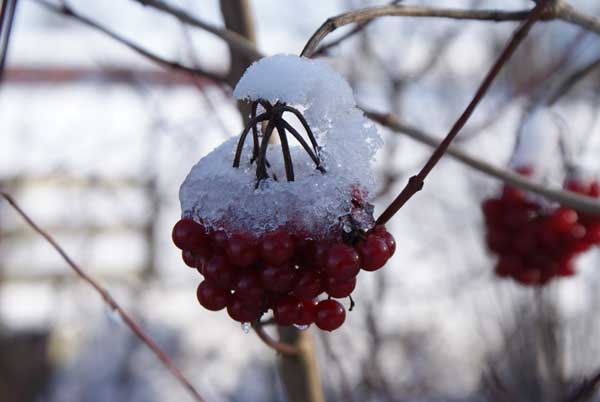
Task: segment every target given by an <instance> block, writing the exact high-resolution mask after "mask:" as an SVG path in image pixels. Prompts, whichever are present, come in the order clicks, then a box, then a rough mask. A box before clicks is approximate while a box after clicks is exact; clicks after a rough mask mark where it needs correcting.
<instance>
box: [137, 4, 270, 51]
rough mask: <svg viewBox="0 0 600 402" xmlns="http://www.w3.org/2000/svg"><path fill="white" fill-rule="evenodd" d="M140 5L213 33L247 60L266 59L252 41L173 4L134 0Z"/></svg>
mask: <svg viewBox="0 0 600 402" xmlns="http://www.w3.org/2000/svg"><path fill="white" fill-rule="evenodd" d="M134 1H136V2H138V3H140V4H141V5H143V6H149V7H152V8H155V9H157V10H159V11H162V12H165V13H167V14H169V15H171V16H173V17H175V18H177V19H178V20H179V21H181V22H182V23H184V24H187V25H190V26H193V27H196V28H200V29H202V30H205V31H207V32H210V33H212V34H213V35H215V36H217V37H219V38H221V39H223V40H224V41H225V42H227V44H228V45H229V46H230V47H231V48H232V49H235V50H236V51H238V52H240V53H242V54H244V55H245V56H246V57H247V58H249V59H251V60H258V59H260V58H262V57H264V55H263V54H261V53H260V52H259V51H258V50H257V49H256V47H255V45H254V44H253V43H252V41H250V40H248V39H247V38H245V37H244V36H242V35H240V34H238V33H237V32H234V31H231V30H229V29H224V28H219V27H216V26H213V25H210V24H208V23H206V22H204V21H202V20H200V19H198V18H196V17H193V16H192V15H190V14H189V13H188V12H186V11H185V10H183V9H181V8H178V7H176V6H173V5H171V4H167V3H165V2H164V1H161V0H134Z"/></svg>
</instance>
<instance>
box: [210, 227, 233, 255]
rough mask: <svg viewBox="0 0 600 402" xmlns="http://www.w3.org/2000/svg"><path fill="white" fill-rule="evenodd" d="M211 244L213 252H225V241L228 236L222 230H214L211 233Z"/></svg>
mask: <svg viewBox="0 0 600 402" xmlns="http://www.w3.org/2000/svg"><path fill="white" fill-rule="evenodd" d="M210 237H211V244H212V247H213V249H215V250H225V249H226V248H227V241H228V240H229V236H227V233H226V232H225V231H224V230H223V229H218V230H215V231H213V232H212V233H211V235H210Z"/></svg>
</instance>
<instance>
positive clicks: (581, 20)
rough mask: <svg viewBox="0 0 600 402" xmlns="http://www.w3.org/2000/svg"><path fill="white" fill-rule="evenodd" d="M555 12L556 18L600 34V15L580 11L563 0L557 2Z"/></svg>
mask: <svg viewBox="0 0 600 402" xmlns="http://www.w3.org/2000/svg"><path fill="white" fill-rule="evenodd" d="M555 14H556V17H557V18H558V19H561V20H563V21H566V22H569V23H571V24H574V25H578V26H580V27H582V28H584V29H587V30H588V31H590V32H594V33H595V34H597V35H600V17H596V16H593V15H587V14H584V13H581V12H579V11H577V10H576V9H574V8H573V7H572V6H570V5H569V4H567V3H565V2H563V1H560V2H558V4H557V6H556V11H555Z"/></svg>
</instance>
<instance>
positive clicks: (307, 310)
mask: <svg viewBox="0 0 600 402" xmlns="http://www.w3.org/2000/svg"><path fill="white" fill-rule="evenodd" d="M318 303H319V302H318V301H317V300H306V299H305V300H302V308H301V310H300V315H299V316H298V319H296V322H295V323H294V324H296V325H310V324H312V323H313V322H315V317H316V315H317V304H318Z"/></svg>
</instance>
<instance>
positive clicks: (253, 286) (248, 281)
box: [234, 271, 265, 304]
mask: <svg viewBox="0 0 600 402" xmlns="http://www.w3.org/2000/svg"><path fill="white" fill-rule="evenodd" d="M234 291H235V294H236V295H238V297H240V298H241V299H243V300H246V301H248V302H256V303H258V304H260V302H261V301H262V298H263V297H264V295H265V289H264V288H263V286H262V284H261V283H260V278H259V276H258V273H257V272H255V271H243V272H240V274H239V275H238V277H237V280H236V282H235V286H234Z"/></svg>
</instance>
